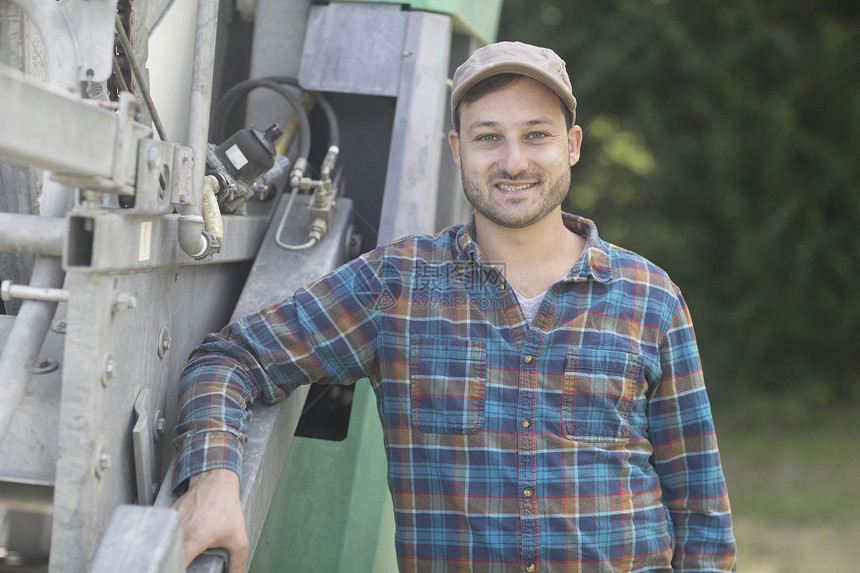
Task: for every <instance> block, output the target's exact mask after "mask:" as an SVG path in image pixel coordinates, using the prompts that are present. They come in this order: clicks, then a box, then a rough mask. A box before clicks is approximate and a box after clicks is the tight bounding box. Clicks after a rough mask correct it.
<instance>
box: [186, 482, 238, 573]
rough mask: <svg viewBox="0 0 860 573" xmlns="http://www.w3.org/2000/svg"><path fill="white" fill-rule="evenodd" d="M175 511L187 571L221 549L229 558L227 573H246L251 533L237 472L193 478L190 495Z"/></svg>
mask: <svg viewBox="0 0 860 573" xmlns="http://www.w3.org/2000/svg"><path fill="white" fill-rule="evenodd" d="M173 509H175V510H177V511H178V512H179V517H180V518H181V519H182V538H183V539H182V540H183V543H184V545H185V566H186V567H188V565H189V564H190V563H191V562H192V561H193V560H194V558H195V557H197V556H198V555H200V554H201V553H202V552H203V551H205V550H206V549H209V548H210V547H212V548H215V547H221V548H223V549H226V550H227V553H228V554H229V556H230V563H229V568H228V573H244V571H245V560H246V559H247V557H248V532H247V530H246V529H245V516H244V515H243V514H242V505H241V503H240V502H239V476H237V475H236V473H235V472H232V471H230V470H224V469H218V470H211V471H208V472H203V473H200V474H197V475H195V476H192V477H191V481H190V484H189V487H188V492H187V493H186V494H185V495H183V496H182V497H180V498H179V499H178V500H176V503H174V504H173Z"/></svg>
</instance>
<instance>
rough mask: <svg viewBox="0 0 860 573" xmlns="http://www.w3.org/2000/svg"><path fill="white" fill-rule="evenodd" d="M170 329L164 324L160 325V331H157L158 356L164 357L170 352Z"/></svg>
mask: <svg viewBox="0 0 860 573" xmlns="http://www.w3.org/2000/svg"><path fill="white" fill-rule="evenodd" d="M170 342H171V341H170V331H169V330H167V327H166V326H162V327H161V332H159V333H158V357H159V358H164V357H165V356H167V353H168V352H170Z"/></svg>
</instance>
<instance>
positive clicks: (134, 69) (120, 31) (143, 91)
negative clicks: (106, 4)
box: [114, 13, 167, 141]
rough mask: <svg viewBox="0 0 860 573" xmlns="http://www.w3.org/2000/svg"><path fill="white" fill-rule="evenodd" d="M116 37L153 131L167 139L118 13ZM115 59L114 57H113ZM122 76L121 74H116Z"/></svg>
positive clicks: (163, 139) (162, 138) (164, 139)
mask: <svg viewBox="0 0 860 573" xmlns="http://www.w3.org/2000/svg"><path fill="white" fill-rule="evenodd" d="M115 28H116V37H117V39H118V40H119V43H120V45H121V46H122V51H123V52H125V57H126V59H128V64H129V67H130V68H131V73H132V74H134V77H135V79H136V80H137V85H138V86H139V87H140V95H141V96H143V103H144V104H146V109H147V110H148V111H149V116H150V117H151V118H152V124H153V125H154V126H155V131H156V132H158V137H160V138H161V141H167V133H166V132H165V131H164V125H163V124H162V123H161V118H160V117H159V116H158V111H156V109H155V102H153V101H152V96H150V95H149V85H147V83H146V78H145V77H144V75H143V72H141V71H140V66H138V65H137V58H135V57H134V50H133V49H132V47H131V42H130V41H129V39H128V36H127V35H126V33H125V28H123V26H122V21H121V20H120V19H119V13H117V14H116V17H115ZM114 61H116V59H114ZM118 76H119V77H120V78H122V74H119V75H118Z"/></svg>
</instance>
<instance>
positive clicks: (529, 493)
mask: <svg viewBox="0 0 860 573" xmlns="http://www.w3.org/2000/svg"><path fill="white" fill-rule="evenodd" d="M523 495H524V496H526V497H531V496H532V495H534V491H532V488H530V487H527V488H526V489H524V490H523Z"/></svg>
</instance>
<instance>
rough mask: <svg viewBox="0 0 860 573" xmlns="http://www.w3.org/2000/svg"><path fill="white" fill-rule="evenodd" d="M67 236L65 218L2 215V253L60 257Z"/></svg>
mask: <svg viewBox="0 0 860 573" xmlns="http://www.w3.org/2000/svg"><path fill="white" fill-rule="evenodd" d="M65 235H66V220H65V219H64V218H61V217H40V216H38V215H19V214H16V213H0V251H7V252H13V253H31V254H34V255H49V256H52V257H59V256H60V255H62V254H63V238H64V237H65Z"/></svg>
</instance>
